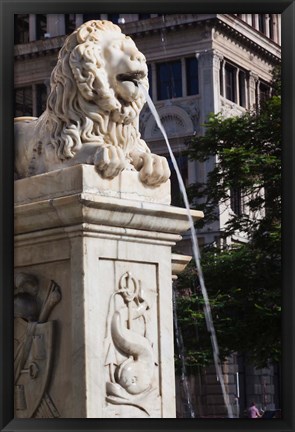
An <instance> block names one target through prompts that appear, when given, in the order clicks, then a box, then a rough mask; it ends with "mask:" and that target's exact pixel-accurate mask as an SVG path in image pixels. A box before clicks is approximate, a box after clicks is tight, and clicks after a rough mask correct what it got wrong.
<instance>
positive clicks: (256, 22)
mask: <svg viewBox="0 0 295 432" xmlns="http://www.w3.org/2000/svg"><path fill="white" fill-rule="evenodd" d="M254 28H255V29H256V30H259V14H254Z"/></svg>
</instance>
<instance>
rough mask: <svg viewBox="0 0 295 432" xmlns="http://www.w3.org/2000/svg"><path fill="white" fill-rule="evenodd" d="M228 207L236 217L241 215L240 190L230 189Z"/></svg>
mask: <svg viewBox="0 0 295 432" xmlns="http://www.w3.org/2000/svg"><path fill="white" fill-rule="evenodd" d="M230 206H231V209H232V211H233V212H234V213H235V214H236V215H237V216H241V214H242V210H243V209H242V193H241V189H240V188H232V189H231V191H230Z"/></svg>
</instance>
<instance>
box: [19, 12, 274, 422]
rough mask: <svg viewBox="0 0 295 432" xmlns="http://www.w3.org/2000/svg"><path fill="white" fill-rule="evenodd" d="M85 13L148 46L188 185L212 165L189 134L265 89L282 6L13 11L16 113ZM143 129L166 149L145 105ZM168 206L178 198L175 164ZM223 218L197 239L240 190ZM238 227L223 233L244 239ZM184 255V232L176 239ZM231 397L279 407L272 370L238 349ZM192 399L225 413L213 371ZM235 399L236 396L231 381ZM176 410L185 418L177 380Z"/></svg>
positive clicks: (32, 108) (38, 100)
mask: <svg viewBox="0 0 295 432" xmlns="http://www.w3.org/2000/svg"><path fill="white" fill-rule="evenodd" d="M90 19H108V20H111V21H113V22H115V23H118V24H119V25H120V26H121V28H122V31H123V32H124V33H125V34H128V35H130V36H131V37H132V38H133V39H134V41H135V43H136V44H137V46H138V48H139V49H140V50H141V51H142V52H143V53H144V54H145V56H146V59H147V62H148V67H149V80H150V95H151V97H152V99H153V101H154V103H155V105H156V108H157V110H158V113H159V115H160V118H161V120H162V123H163V125H164V127H165V129H166V132H167V135H168V137H169V140H170V144H171V147H172V149H173V151H174V153H175V155H176V158H177V161H178V164H179V167H180V169H181V172H182V175H183V178H184V182H185V184H186V185H189V184H191V183H194V182H196V181H200V182H203V181H204V180H205V179H206V175H207V173H208V171H210V169H211V168H212V166H213V165H214V163H215V160H214V158H212V160H210V161H208V162H205V163H198V162H190V161H188V160H187V157H186V156H185V155H184V150H185V148H186V144H185V142H186V139H187V138H188V137H190V136H192V135H193V134H202V133H203V132H204V130H203V127H202V124H203V123H204V121H205V120H206V118H207V116H208V114H209V113H211V112H213V113H218V112H221V113H222V114H223V115H225V116H231V115H237V114H240V113H242V112H244V111H245V110H246V109H250V108H253V107H255V106H258V105H259V103H260V101H261V100H262V99H263V98H265V97H266V96H267V94H269V92H271V86H270V82H271V79H272V69H273V67H274V66H276V65H277V64H279V63H280V56H281V50H280V43H281V40H280V34H281V29H280V25H281V19H280V15H278V14H180V15H172V14H171V15H163V14H162V15H159V14H68V15H56V14H50V15H29V14H27V15H16V16H15V116H21V115H33V116H39V115H40V114H41V113H42V112H43V110H44V108H45V104H46V98H47V95H48V93H49V79H50V73H51V71H52V69H53V67H54V66H55V64H56V59H57V53H58V51H59V49H60V48H61V46H62V44H63V42H64V40H65V37H66V36H65V35H67V34H69V33H71V32H72V31H73V30H74V29H75V28H76V27H78V26H79V25H80V24H82V23H83V22H85V21H88V20H90ZM140 128H141V133H142V136H143V138H144V139H145V141H146V142H147V143H148V145H149V147H150V148H151V150H152V152H154V153H158V154H162V155H165V156H167V158H168V160H169V157H168V151H167V149H166V144H165V142H164V140H163V137H162V136H161V133H160V131H159V129H158V128H157V126H156V123H155V120H154V118H153V116H152V115H151V113H150V111H149V109H148V108H147V107H145V108H144V109H143V111H142V114H141V119H140ZM171 181H172V204H175V205H181V197H180V192H179V188H178V184H177V179H176V175H175V174H174V173H173V172H172V177H171ZM218 211H219V216H220V217H219V220H218V221H216V222H214V223H212V224H210V225H209V226H206V227H205V228H204V229H203V230H202V231H201V232H200V233H199V242H200V244H201V245H202V244H207V243H212V242H218V241H219V238H220V232H221V231H222V230H223V227H224V225H225V223H226V221H227V220H228V217H229V215H230V213H231V212H235V213H238V212H241V211H243V202H242V199H241V196H240V194H239V192H238V191H231V198H230V199H229V201H228V203H225V204H223V205H222V206H220V208H219V209H218ZM244 240H245V239H243V238H242V236H241V234H240V233H236V236H234V237H233V238H230V239H228V242H231V241H244ZM178 251H179V252H184V253H189V251H190V240H189V235H187V236H184V240H183V241H182V243H181V244H180V246H178ZM224 368H225V372H226V384H227V385H228V389H229V394H230V397H231V401H232V404H233V405H235V404H236V402H237V407H238V409H237V411H238V410H239V411H240V413H242V412H243V410H244V409H245V408H246V407H247V406H248V405H249V403H250V402H251V400H252V399H254V400H255V401H256V402H257V404H258V406H262V407H268V408H274V407H278V406H279V403H280V402H279V400H278V387H279V378H278V371H277V370H275V369H274V368H273V367H271V368H269V369H265V370H259V371H257V370H253V369H251V370H250V369H247V370H246V368H245V365H244V362H243V360H242V359H241V358H239V357H238V356H233V357H232V358H231V359H230V360H229V362H228V364H226V365H224ZM190 385H191V387H193V389H192V395H193V404H194V406H195V409H196V412H197V413H198V414H199V415H202V416H212V415H216V416H220V415H222V414H223V413H224V407H223V401H222V397H221V393H220V388H219V385H218V384H216V377H215V372H214V370H213V369H212V370H211V369H210V368H208V369H207V370H206V371H205V372H202V374H200V376H198V377H193V378H192V379H191V381H190ZM238 388H239V398H238V399H237V398H236V396H237V389H238ZM178 395H179V400H178V411H179V416H185V415H186V413H185V412H184V410H185V403H184V404H182V403H181V397H182V396H183V397H186V396H185V395H182V390H181V383H178Z"/></svg>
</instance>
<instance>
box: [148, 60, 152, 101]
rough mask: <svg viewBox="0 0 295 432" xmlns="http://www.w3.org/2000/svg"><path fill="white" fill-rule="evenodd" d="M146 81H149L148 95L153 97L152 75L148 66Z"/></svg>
mask: <svg viewBox="0 0 295 432" xmlns="http://www.w3.org/2000/svg"><path fill="white" fill-rule="evenodd" d="M148 79H149V95H150V97H151V98H152V97H153V75H152V67H151V65H148Z"/></svg>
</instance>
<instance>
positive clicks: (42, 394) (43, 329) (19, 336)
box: [14, 273, 61, 418]
mask: <svg viewBox="0 0 295 432" xmlns="http://www.w3.org/2000/svg"><path fill="white" fill-rule="evenodd" d="M42 291H43V290H42ZM42 297H43V298H42ZM42 297H41V295H40V286H39V281H38V279H37V278H36V277H35V276H34V275H32V274H27V273H18V274H16V277H15V287H14V386H15V387H14V388H15V399H14V400H15V416H16V417H18V418H32V417H35V418H54V417H59V413H58V411H57V409H56V407H55V406H54V404H53V402H52V400H51V398H50V396H49V394H48V393H47V389H48V384H49V380H50V372H51V366H52V357H53V337H54V321H48V318H49V316H50V313H51V311H52V309H53V308H54V307H55V305H56V304H57V303H58V302H59V301H60V300H61V292H60V288H59V286H58V285H57V284H56V283H55V282H54V281H53V280H52V281H50V283H49V286H48V287H47V290H46V292H45V296H42Z"/></svg>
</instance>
